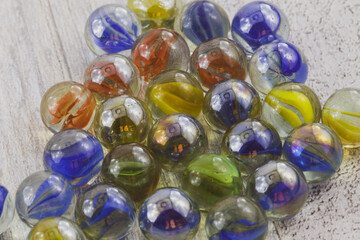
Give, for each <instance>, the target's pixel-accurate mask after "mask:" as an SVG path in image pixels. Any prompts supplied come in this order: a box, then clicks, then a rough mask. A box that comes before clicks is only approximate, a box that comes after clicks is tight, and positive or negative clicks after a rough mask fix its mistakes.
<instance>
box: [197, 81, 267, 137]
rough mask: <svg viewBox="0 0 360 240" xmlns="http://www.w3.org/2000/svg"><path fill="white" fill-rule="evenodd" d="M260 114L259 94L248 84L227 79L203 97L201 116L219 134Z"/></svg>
mask: <svg viewBox="0 0 360 240" xmlns="http://www.w3.org/2000/svg"><path fill="white" fill-rule="evenodd" d="M260 113H261V101H260V96H259V94H258V93H257V92H256V91H255V89H254V88H253V87H252V86H251V85H250V84H248V83H246V82H244V81H241V80H237V79H229V80H226V81H223V82H220V83H218V84H216V85H214V86H213V87H212V88H211V89H210V90H209V91H208V92H207V93H206V95H205V98H204V104H203V114H204V119H205V121H206V122H207V123H208V124H209V126H210V127H211V128H212V129H213V130H215V131H217V132H220V133H223V132H225V131H226V130H227V129H229V128H230V127H231V126H232V125H234V124H235V123H238V122H241V121H243V120H245V119H247V118H258V117H260Z"/></svg>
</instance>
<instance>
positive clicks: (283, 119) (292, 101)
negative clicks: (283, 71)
mask: <svg viewBox="0 0 360 240" xmlns="http://www.w3.org/2000/svg"><path fill="white" fill-rule="evenodd" d="M320 117H321V105H320V102H319V99H318V97H317V96H316V94H315V93H314V92H313V91H312V90H311V89H310V88H308V87H306V86H305V85H304V84H301V83H283V84H280V85H278V86H276V87H274V88H273V89H272V90H271V91H270V92H269V93H268V95H266V97H265V100H264V103H263V107H262V112H261V119H262V120H264V121H265V122H267V123H269V124H271V125H272V126H273V127H274V128H275V129H276V130H277V132H278V133H279V135H280V137H281V138H285V137H287V136H288V135H289V133H290V132H291V130H293V129H294V128H297V127H299V126H300V125H302V124H304V123H313V122H319V121H320Z"/></svg>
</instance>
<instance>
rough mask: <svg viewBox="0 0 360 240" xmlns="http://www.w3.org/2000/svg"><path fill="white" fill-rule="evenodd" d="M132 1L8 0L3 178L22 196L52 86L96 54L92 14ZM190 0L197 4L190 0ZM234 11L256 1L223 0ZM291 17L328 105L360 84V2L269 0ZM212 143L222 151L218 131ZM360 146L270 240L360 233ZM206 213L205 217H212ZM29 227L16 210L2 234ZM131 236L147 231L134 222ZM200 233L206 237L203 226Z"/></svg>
mask: <svg viewBox="0 0 360 240" xmlns="http://www.w3.org/2000/svg"><path fill="white" fill-rule="evenodd" d="M125 1H126V0H118V1H114V0H113V1H110V0H91V1H90V0H86V1H85V0H78V1H73V0H72V1H71V0H61V1H60V0H32V1H25V0H1V7H0V16H1V19H2V23H1V27H0V36H1V38H0V73H1V78H0V82H1V88H0V110H1V111H0V112H1V115H0V163H1V168H0V183H1V184H3V185H5V186H7V187H8V189H9V191H10V193H11V196H12V197H13V199H14V196H15V192H16V189H17V187H18V186H19V184H20V183H21V181H22V180H23V179H24V178H25V177H26V176H28V175H30V174H31V173H33V172H35V171H38V170H41V169H42V168H43V166H42V153H43V149H44V147H45V144H46V142H47V141H48V140H49V139H50V137H51V135H52V134H51V133H50V132H49V131H48V130H47V129H46V128H45V126H44V125H43V124H42V122H41V118H40V113H39V109H40V102H41V97H42V95H43V94H44V93H45V91H46V90H47V89H48V88H50V87H51V86H52V85H54V84H55V83H58V82H61V81H69V80H73V81H77V82H82V81H83V79H82V77H83V73H84V70H85V68H86V66H87V65H88V64H89V63H90V62H91V60H92V59H93V58H94V57H95V55H94V54H93V53H92V52H90V50H89V49H88V48H87V46H86V43H85V40H84V37H83V31H84V26H85V22H86V20H87V17H88V16H89V14H90V13H91V12H92V11H93V10H95V9H96V8H97V7H99V6H101V5H103V4H107V3H125ZM185 2H189V0H186V1H185ZM216 2H218V3H221V6H223V8H224V9H225V10H226V11H227V12H228V14H229V17H230V19H232V17H233V16H234V14H235V12H236V11H237V10H238V9H239V8H240V7H241V6H242V5H244V4H245V3H247V2H250V1H248V0H246V1H243V0H216ZM270 2H274V3H276V4H277V5H278V6H280V7H281V9H282V10H283V11H284V12H285V14H286V15H287V16H288V20H289V23H290V26H291V33H290V39H289V41H290V42H292V43H294V44H295V45H296V46H298V47H299V48H300V49H302V51H303V53H304V55H305V56H306V57H307V59H308V63H309V66H310V67H309V70H310V71H309V78H308V81H307V83H306V84H307V85H308V86H310V87H311V88H313V89H314V91H315V92H316V93H317V94H318V96H319V98H320V101H321V103H324V102H325V101H326V99H327V98H328V97H329V96H330V94H332V93H333V92H334V91H335V90H336V89H340V88H343V87H349V86H351V87H357V88H360V81H359V75H360V68H359V65H360V61H359V56H360V48H359V46H360V29H359V26H360V18H359V17H358V15H359V13H360V3H359V1H358V0H337V1H335V0H333V1H322V0H313V1H303V0H291V1H290V0H289V1H280V0H276V1H270ZM211 138H212V139H213V140H212V141H211V146H210V150H209V151H215V152H217V151H219V144H218V139H219V138H220V136H216V135H215V134H212V136H211ZM359 154H360V150H356V149H351V150H346V151H345V158H344V161H343V164H342V166H341V168H340V170H339V172H338V173H337V174H336V175H335V176H334V177H332V178H331V179H330V180H328V181H327V182H325V183H323V184H319V185H315V186H312V188H311V194H310V197H309V199H308V202H307V204H306V206H305V207H304V209H303V210H302V211H301V212H300V213H299V214H298V215H296V216H295V217H294V218H292V219H289V220H286V221H283V222H277V223H274V224H270V233H269V236H268V239H284V240H285V239H289V240H290V239H360V202H359V199H360V164H359V163H360V157H359ZM178 183H179V176H177V175H174V174H168V173H166V174H164V173H163V174H162V177H161V186H166V185H170V186H178ZM203 220H204V218H203ZM29 230H30V229H29V228H28V227H27V226H26V225H25V224H24V223H22V222H21V221H20V219H19V218H18V216H17V215H16V216H15V218H14V221H13V223H12V225H11V228H10V229H9V230H8V231H7V232H5V233H4V234H2V235H1V236H0V239H6V240H13V239H15V240H23V239H25V238H26V236H27V233H28V232H29ZM128 239H129V240H130V239H131V240H132V239H143V236H142V235H141V233H140V232H139V230H138V228H135V230H134V231H133V233H132V234H131V235H130V236H129V237H128ZM196 239H206V238H205V233H204V229H203V225H202V226H201V228H200V230H199V233H198V234H197V237H196Z"/></svg>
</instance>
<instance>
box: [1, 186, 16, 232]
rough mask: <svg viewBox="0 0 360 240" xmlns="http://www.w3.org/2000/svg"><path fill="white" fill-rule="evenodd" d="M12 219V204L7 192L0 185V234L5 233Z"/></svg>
mask: <svg viewBox="0 0 360 240" xmlns="http://www.w3.org/2000/svg"><path fill="white" fill-rule="evenodd" d="M13 217H14V203H13V201H12V200H11V198H10V195H9V192H8V190H7V189H6V188H5V187H4V186H1V185H0V234H1V233H3V232H5V231H6V229H7V228H8V227H9V225H10V223H11V222H12V219H13Z"/></svg>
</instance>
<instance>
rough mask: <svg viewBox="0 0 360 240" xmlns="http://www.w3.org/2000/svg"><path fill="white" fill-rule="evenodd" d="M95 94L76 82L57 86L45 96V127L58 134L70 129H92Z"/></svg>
mask: <svg viewBox="0 0 360 240" xmlns="http://www.w3.org/2000/svg"><path fill="white" fill-rule="evenodd" d="M95 108H96V101H95V98H94V96H93V94H92V93H91V92H90V90H88V89H87V88H85V87H84V85H82V84H80V83H76V82H61V83H58V84H55V85H54V86H52V87H51V88H50V89H48V90H47V91H46V93H45V94H44V96H43V98H42V100H41V105H40V114H41V119H42V121H43V123H44V124H45V126H46V127H47V128H48V129H49V130H50V131H52V132H53V133H57V132H59V131H61V130H64V129H68V128H81V129H84V130H87V129H89V128H90V126H91V124H92V122H93V119H94V115H95Z"/></svg>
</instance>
